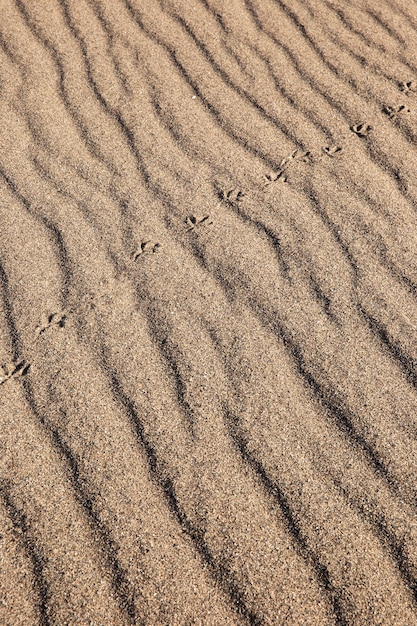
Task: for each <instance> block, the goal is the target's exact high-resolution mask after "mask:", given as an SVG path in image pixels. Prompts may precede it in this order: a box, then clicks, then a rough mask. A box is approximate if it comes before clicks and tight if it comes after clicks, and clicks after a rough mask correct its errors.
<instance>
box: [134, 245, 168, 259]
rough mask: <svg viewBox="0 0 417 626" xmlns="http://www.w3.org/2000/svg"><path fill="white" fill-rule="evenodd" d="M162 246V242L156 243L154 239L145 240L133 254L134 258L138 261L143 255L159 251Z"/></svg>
mask: <svg viewBox="0 0 417 626" xmlns="http://www.w3.org/2000/svg"><path fill="white" fill-rule="evenodd" d="M160 247H161V244H160V243H155V242H154V241H143V242H142V243H141V244H140V246H139V248H138V249H137V250H136V252H134V253H133V254H132V259H133V260H134V261H137V260H138V259H139V258H140V257H142V256H143V255H146V254H154V253H155V252H158V251H159V248H160Z"/></svg>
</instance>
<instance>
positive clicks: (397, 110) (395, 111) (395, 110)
mask: <svg viewBox="0 0 417 626" xmlns="http://www.w3.org/2000/svg"><path fill="white" fill-rule="evenodd" d="M382 111H383V112H384V113H385V114H386V115H388V117H389V118H390V119H391V120H393V119H396V118H397V117H398V116H399V115H401V114H402V113H410V109H409V108H408V107H406V106H405V104H401V105H400V106H398V107H390V106H385V107H384V108H383V109H382Z"/></svg>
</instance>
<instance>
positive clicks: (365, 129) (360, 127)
mask: <svg viewBox="0 0 417 626" xmlns="http://www.w3.org/2000/svg"><path fill="white" fill-rule="evenodd" d="M350 130H351V131H352V132H353V133H355V135H357V136H358V137H368V135H369V133H370V132H371V130H373V128H372V126H370V125H369V124H366V123H363V124H355V125H354V126H351V127H350Z"/></svg>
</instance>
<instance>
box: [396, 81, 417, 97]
mask: <svg viewBox="0 0 417 626" xmlns="http://www.w3.org/2000/svg"><path fill="white" fill-rule="evenodd" d="M399 86H400V89H401V91H403V92H404V93H405V95H406V96H409V95H410V93H415V92H416V91H417V81H415V80H409V81H408V82H405V81H402V82H401V83H399Z"/></svg>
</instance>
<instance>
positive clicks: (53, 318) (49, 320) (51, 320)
mask: <svg viewBox="0 0 417 626" xmlns="http://www.w3.org/2000/svg"><path fill="white" fill-rule="evenodd" d="M66 321H67V314H66V312H65V311H62V312H60V313H50V314H49V315H48V316H46V317H45V318H44V319H42V320H41V323H40V324H39V326H37V327H36V334H37V335H38V336H40V335H42V334H43V333H44V332H46V331H47V330H48V329H49V328H51V327H52V326H58V327H59V328H64V326H65V324H66Z"/></svg>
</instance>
